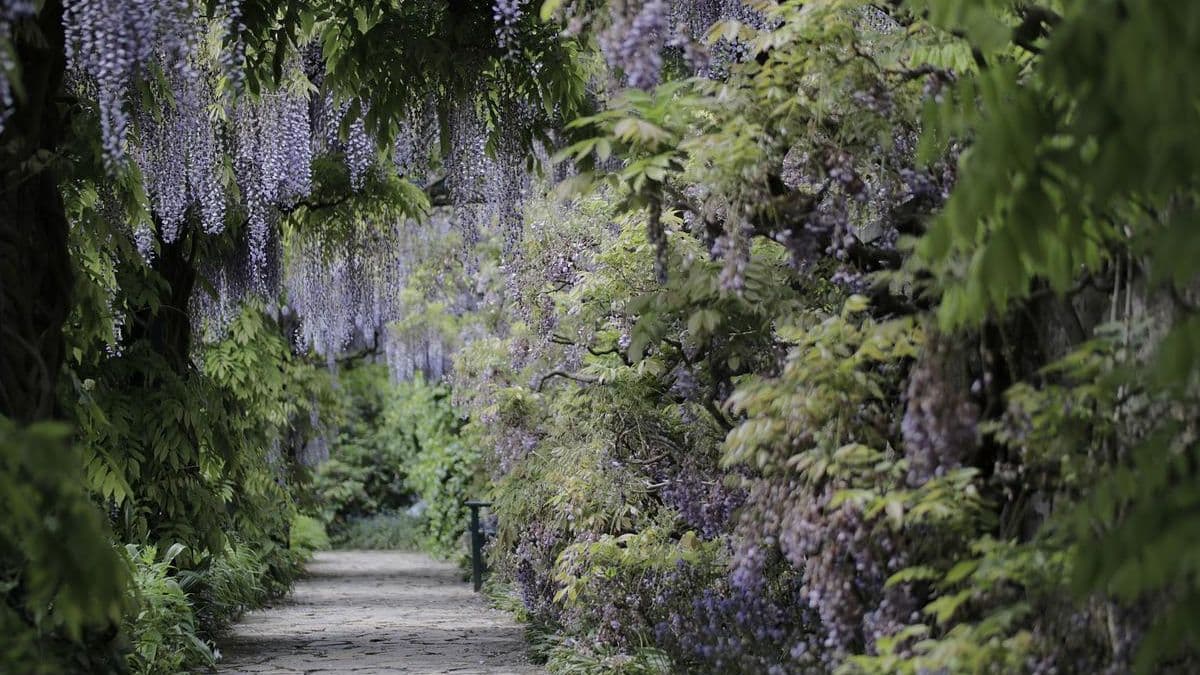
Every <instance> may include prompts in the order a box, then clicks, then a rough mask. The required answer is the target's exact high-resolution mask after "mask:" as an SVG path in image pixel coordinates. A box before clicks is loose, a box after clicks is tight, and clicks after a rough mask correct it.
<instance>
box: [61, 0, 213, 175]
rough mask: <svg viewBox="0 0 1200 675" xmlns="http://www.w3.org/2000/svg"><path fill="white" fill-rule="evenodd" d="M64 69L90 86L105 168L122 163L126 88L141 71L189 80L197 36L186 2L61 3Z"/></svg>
mask: <svg viewBox="0 0 1200 675" xmlns="http://www.w3.org/2000/svg"><path fill="white" fill-rule="evenodd" d="M63 5H64V6H63V28H64V31H65V34H66V42H67V62H68V67H69V68H70V69H71V70H73V71H75V72H76V73H77V74H80V75H82V76H83V78H85V79H86V80H88V81H90V82H91V83H92V84H94V86H95V94H96V99H97V102H98V103H99V108H100V134H101V147H102V149H103V153H104V159H105V161H106V162H107V163H108V164H109V165H110V166H112V165H115V164H116V163H118V162H120V161H122V160H123V159H124V158H125V150H126V147H125V146H126V141H127V137H128V134H129V130H130V127H131V122H132V116H131V113H130V110H129V101H130V98H131V97H130V88H131V87H132V86H133V83H134V82H135V80H136V78H137V76H138V75H139V73H140V72H141V70H142V69H143V68H145V67H146V66H148V65H149V64H150V63H152V62H154V61H155V60H159V61H160V62H161V63H162V64H163V66H164V70H174V71H176V72H178V73H179V74H180V75H182V76H183V77H185V78H192V77H194V73H193V72H192V67H193V63H192V54H193V52H194V51H195V49H196V47H197V45H198V44H199V41H200V39H201V36H202V35H203V30H202V26H201V23H200V21H199V19H198V17H197V15H196V12H195V10H194V9H193V7H192V4H191V3H190V2H189V1H188V0H169V1H167V2H162V1H159V0H68V1H67V2H64V3H63Z"/></svg>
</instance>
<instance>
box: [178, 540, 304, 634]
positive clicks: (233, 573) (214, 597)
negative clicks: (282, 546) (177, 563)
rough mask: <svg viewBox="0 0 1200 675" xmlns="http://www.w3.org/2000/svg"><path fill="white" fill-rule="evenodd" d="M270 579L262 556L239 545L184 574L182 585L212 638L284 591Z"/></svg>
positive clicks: (181, 579) (207, 559) (205, 560)
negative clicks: (277, 588) (246, 613)
mask: <svg viewBox="0 0 1200 675" xmlns="http://www.w3.org/2000/svg"><path fill="white" fill-rule="evenodd" d="M269 579H270V570H269V568H268V565H267V564H266V563H265V562H264V560H263V558H262V555H261V553H259V552H258V551H257V550H256V549H255V548H252V547H250V546H248V545H245V544H238V543H236V542H231V543H230V545H229V546H228V547H227V548H226V549H225V551H224V552H223V553H222V555H219V556H210V557H208V558H205V559H204V560H203V561H202V563H201V566H200V567H198V568H197V569H194V570H187V571H185V572H183V573H181V574H180V584H181V585H182V587H183V588H184V590H186V591H187V592H188V593H189V595H191V596H192V603H193V605H194V607H195V609H196V616H197V619H198V620H199V622H200V626H201V629H202V631H203V633H204V634H205V635H209V636H212V635H215V634H216V633H218V632H220V631H222V630H224V629H225V628H228V627H229V625H230V624H232V623H233V622H234V621H235V620H237V618H238V617H240V616H241V615H242V613H244V612H245V611H246V610H248V609H253V608H255V607H258V606H259V605H261V604H262V603H263V602H264V601H265V600H266V599H267V598H268V597H271V596H272V595H276V594H278V593H279V592H281V591H276V590H275V589H274V587H273V586H272V585H271V584H270V583H269V581H268V580H269ZM273 591H275V592H273Z"/></svg>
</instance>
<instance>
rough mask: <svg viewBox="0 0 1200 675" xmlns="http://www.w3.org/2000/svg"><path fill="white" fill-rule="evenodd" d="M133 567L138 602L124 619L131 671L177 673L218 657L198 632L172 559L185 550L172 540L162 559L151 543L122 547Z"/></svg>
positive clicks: (133, 595)
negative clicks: (129, 641) (148, 544)
mask: <svg viewBox="0 0 1200 675" xmlns="http://www.w3.org/2000/svg"><path fill="white" fill-rule="evenodd" d="M125 550H126V552H127V553H128V556H129V563H130V567H131V569H132V571H133V584H132V585H131V586H130V590H129V593H130V595H131V596H132V598H133V601H134V602H135V603H136V605H137V611H136V612H131V613H130V614H129V615H127V616H126V619H125V626H124V628H125V631H126V633H127V634H128V635H129V637H130V639H131V641H132V643H133V651H132V652H131V653H130V655H129V667H130V669H131V671H132V672H133V673H135V674H142V673H145V674H147V675H149V674H154V673H178V672H181V671H186V670H190V669H193V668H196V667H202V666H211V665H213V663H215V661H216V656H215V654H214V653H213V649H212V647H211V646H210V645H209V644H207V643H205V642H204V640H202V639H201V638H200V637H199V635H198V631H199V623H198V622H197V619H196V613H195V612H194V611H193V610H192V605H191V603H190V602H189V601H188V596H187V594H186V593H185V592H184V590H183V587H182V586H180V584H179V582H178V581H177V580H176V579H175V577H174V576H172V574H171V564H172V563H173V561H174V560H175V558H176V557H178V556H179V554H180V553H181V552H182V551H183V546H182V545H180V544H175V545H173V546H171V547H170V548H169V549H167V551H166V552H165V553H164V554H163V556H162V557H161V559H160V558H159V555H158V549H157V547H155V546H137V545H135V544H129V545H127V546H126V547H125Z"/></svg>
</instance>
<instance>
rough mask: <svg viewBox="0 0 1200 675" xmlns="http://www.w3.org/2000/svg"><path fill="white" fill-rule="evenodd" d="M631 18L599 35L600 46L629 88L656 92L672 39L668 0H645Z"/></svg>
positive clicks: (615, 19) (617, 20) (619, 17)
mask: <svg viewBox="0 0 1200 675" xmlns="http://www.w3.org/2000/svg"><path fill="white" fill-rule="evenodd" d="M635 7H636V13H634V14H633V17H632V19H631V18H630V17H628V16H627V15H625V14H624V13H621V14H618V15H615V16H614V17H613V22H612V25H611V26H610V27H609V29H608V30H606V31H605V32H604V33H603V34H602V35H601V36H600V47H601V49H602V50H603V51H604V55H605V57H606V58H607V60H608V63H609V65H612V66H614V67H616V68H618V69H619V70H620V71H621V72H622V73H624V74H625V80H626V82H628V83H629V86H631V87H636V88H638V89H653V88H654V86H655V85H657V84H658V83H659V79H660V78H661V77H662V67H663V57H662V50H663V48H664V47H666V44H667V40H668V38H669V37H670V36H669V34H668V30H667V20H668V17H669V12H670V6H669V5H668V3H667V2H666V0H645V2H643V3H641V5H640V6H636V5H635Z"/></svg>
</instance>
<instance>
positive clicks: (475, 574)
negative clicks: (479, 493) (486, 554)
mask: <svg viewBox="0 0 1200 675" xmlns="http://www.w3.org/2000/svg"><path fill="white" fill-rule="evenodd" d="M466 505H467V506H468V507H469V508H470V509H471V582H472V583H473V584H474V586H475V592H476V593H478V592H479V589H481V588H483V527H482V525H481V524H480V522H479V509H480V508H482V507H485V506H491V505H492V504H491V502H481V501H477V500H471V501H468V502H466Z"/></svg>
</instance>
